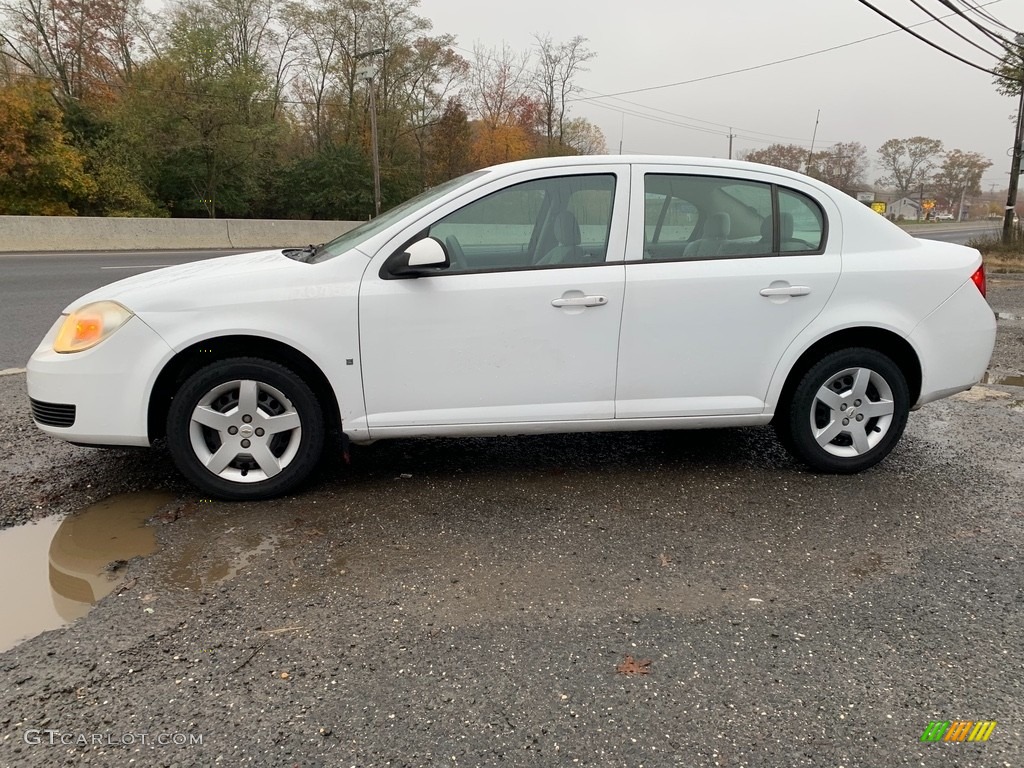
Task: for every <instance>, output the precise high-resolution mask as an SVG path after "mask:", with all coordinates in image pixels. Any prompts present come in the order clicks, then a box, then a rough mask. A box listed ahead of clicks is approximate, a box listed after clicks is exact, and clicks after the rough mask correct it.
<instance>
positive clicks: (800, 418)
mask: <svg viewBox="0 0 1024 768" xmlns="http://www.w3.org/2000/svg"><path fill="white" fill-rule="evenodd" d="M780 405H781V410H780V412H779V413H778V414H777V416H776V419H775V429H776V431H777V432H778V433H779V438H780V440H781V442H782V444H783V445H784V446H786V448H787V449H788V450H790V452H792V453H793V454H794V455H795V456H796V457H797V458H798V459H800V460H802V461H803V462H805V463H806V464H808V465H809V466H810V467H811V468H812V469H816V470H818V471H821V472H832V473H840V474H849V473H853V472H860V471H861V470H864V469H867V468H868V467H872V466H874V465H875V464H877V463H878V462H880V461H881V460H882V459H884V458H885V457H886V456H887V455H888V454H889V452H890V451H891V450H892V449H893V448H894V447H895V445H896V443H897V442H899V439H900V436H901V435H902V434H903V430H904V428H905V427H906V425H907V415H908V413H909V411H910V394H909V391H908V388H907V380H906V377H905V376H904V375H903V371H901V370H900V368H899V366H898V365H896V364H895V363H894V362H893V361H892V360H891V359H889V358H888V357H887V356H886V355H884V354H882V353H881V352H878V351H876V350H873V349H866V348H855V349H845V350H840V351H838V352H833V353H831V354H829V355H826V356H825V357H823V358H822V359H821V360H819V361H818V362H817V363H816V364H815V365H814V366H812V367H811V369H810V370H809V371H808V372H807V373H806V374H805V375H804V377H803V378H802V379H801V380H800V382H799V383H798V384H797V386H796V388H795V389H794V390H793V394H792V397H791V398H790V401H789V402H788V403H782V404H780Z"/></svg>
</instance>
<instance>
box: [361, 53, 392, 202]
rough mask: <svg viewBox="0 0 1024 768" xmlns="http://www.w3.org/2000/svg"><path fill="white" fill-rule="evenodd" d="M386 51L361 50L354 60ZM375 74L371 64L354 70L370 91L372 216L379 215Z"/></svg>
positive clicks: (378, 157)
mask: <svg viewBox="0 0 1024 768" xmlns="http://www.w3.org/2000/svg"><path fill="white" fill-rule="evenodd" d="M385 53H387V48H374V49H373V50H372V51H363V52H362V53H357V54H356V55H355V57H354V58H355V60H356V61H360V60H362V59H366V58H369V57H370V56H382V55H383V54H385ZM376 75H377V68H376V67H374V66H373V65H368V66H363V67H360V68H359V69H358V70H356V76H357V77H359V78H361V79H362V80H365V81H366V87H367V88H368V89H369V91H370V151H371V152H372V154H373V211H374V214H373V215H374V217H377V216H380V150H379V149H378V147H377V89H376V88H375V87H374V85H373V78H374V77H376Z"/></svg>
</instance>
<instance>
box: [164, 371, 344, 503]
mask: <svg viewBox="0 0 1024 768" xmlns="http://www.w3.org/2000/svg"><path fill="white" fill-rule="evenodd" d="M323 444H324V421H323V413H322V411H321V408H320V404H319V403H318V402H317V399H316V396H315V395H314V394H313V392H312V390H311V389H310V388H309V386H308V385H307V384H306V383H305V382H304V381H302V379H300V378H299V377H298V376H297V375H296V374H295V373H293V372H292V371H290V370H288V369H287V368H285V367H284V366H282V365H279V364H278V363H274V362H271V361H269V360H260V359H258V358H236V359H231V360H221V361H218V362H215V363H211V364H210V365H208V366H206V367H205V368H202V369H200V370H199V371H196V372H195V373H194V374H192V376H190V377H189V378H188V379H187V380H186V381H185V382H184V384H182V385H181V388H180V389H179V390H178V392H177V393H176V394H175V395H174V400H173V401H172V402H171V408H170V411H169V413H168V416H167V447H168V449H169V450H170V453H171V457H172V458H173V459H174V463H175V465H176V466H177V467H178V469H179V470H180V471H181V473H182V474H183V475H185V477H187V478H188V479H189V480H191V481H192V482H193V483H194V484H195V485H197V486H199V488H201V489H202V490H203V491H205V492H207V493H209V494H211V495H212V496H217V497H219V498H222V499H232V500H244V499H264V498H269V497H271V496H277V495H279V494H282V493H285V492H287V491H289V490H291V489H292V488H294V487H295V486H296V485H298V484H299V483H301V482H302V481H303V480H305V479H306V478H307V477H308V476H309V474H310V472H312V470H313V468H314V467H315V466H316V464H317V462H318V461H319V459H320V455H321V453H322V451H323Z"/></svg>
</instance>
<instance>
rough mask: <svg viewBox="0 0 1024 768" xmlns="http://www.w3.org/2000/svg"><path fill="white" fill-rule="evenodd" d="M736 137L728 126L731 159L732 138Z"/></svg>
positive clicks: (730, 155) (730, 156)
mask: <svg viewBox="0 0 1024 768" xmlns="http://www.w3.org/2000/svg"><path fill="white" fill-rule="evenodd" d="M735 138H736V134H735V133H733V132H732V128H731V127H730V128H729V159H730V160H732V140H733V139H735Z"/></svg>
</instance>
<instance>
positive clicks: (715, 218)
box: [683, 211, 732, 258]
mask: <svg viewBox="0 0 1024 768" xmlns="http://www.w3.org/2000/svg"><path fill="white" fill-rule="evenodd" d="M731 230H732V219H730V218H729V214H728V213H725V212H724V211H719V212H718V213H712V214H711V215H710V216H708V221H707V224H705V225H704V233H703V234H704V236H703V237H702V238H701V239H700V240H694V241H693V242H692V243H690V244H689V245H687V246H686V250H685V251H683V256H685V257H686V258H701V257H704V256H717V255H718V254H719V253H720V252H721V250H722V246H723V245H724V244H725V242H726V241H727V240H728V239H729V232H730V231H731Z"/></svg>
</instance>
